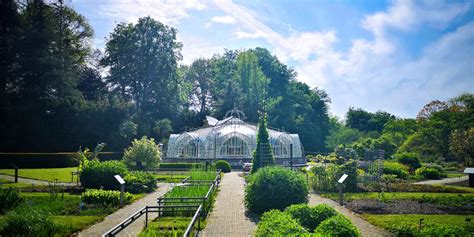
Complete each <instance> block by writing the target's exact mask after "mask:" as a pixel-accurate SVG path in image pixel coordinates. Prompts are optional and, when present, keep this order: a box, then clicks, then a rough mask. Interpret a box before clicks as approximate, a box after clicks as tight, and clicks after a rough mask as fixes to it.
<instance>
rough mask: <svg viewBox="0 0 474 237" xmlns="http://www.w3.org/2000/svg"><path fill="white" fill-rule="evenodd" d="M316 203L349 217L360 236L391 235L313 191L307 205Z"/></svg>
mask: <svg viewBox="0 0 474 237" xmlns="http://www.w3.org/2000/svg"><path fill="white" fill-rule="evenodd" d="M318 204H327V205H329V206H331V207H333V208H334V209H336V210H337V211H338V212H339V213H341V214H343V215H344V216H346V217H348V218H349V219H351V221H352V223H353V224H354V225H355V226H357V228H358V229H359V230H360V232H361V233H362V236H391V235H390V233H388V232H386V231H385V230H382V229H380V228H378V227H376V226H374V225H372V224H370V223H369V222H367V221H366V220H364V219H362V218H361V217H360V216H359V215H357V214H356V213H354V212H352V211H350V210H349V209H347V208H345V207H341V206H340V205H339V204H338V203H336V202H334V201H333V200H331V199H327V198H323V197H321V196H319V195H317V194H314V193H312V194H310V198H309V205H311V206H314V205H318Z"/></svg>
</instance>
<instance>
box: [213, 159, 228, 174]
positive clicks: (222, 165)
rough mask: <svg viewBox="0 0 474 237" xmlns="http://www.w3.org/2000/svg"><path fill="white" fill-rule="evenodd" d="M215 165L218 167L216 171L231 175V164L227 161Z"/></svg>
mask: <svg viewBox="0 0 474 237" xmlns="http://www.w3.org/2000/svg"><path fill="white" fill-rule="evenodd" d="M214 165H215V166H216V169H220V170H221V171H222V172H224V173H229V172H230V171H231V170H232V167H231V166H230V164H229V162H227V161H225V160H218V161H216V163H215V164H214Z"/></svg>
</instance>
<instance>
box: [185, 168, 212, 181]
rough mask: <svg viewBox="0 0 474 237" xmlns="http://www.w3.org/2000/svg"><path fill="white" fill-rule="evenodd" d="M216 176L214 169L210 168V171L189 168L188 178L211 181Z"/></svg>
mask: <svg viewBox="0 0 474 237" xmlns="http://www.w3.org/2000/svg"><path fill="white" fill-rule="evenodd" d="M216 176H217V174H216V171H215V170H210V171H201V170H191V175H190V179H191V180H208V181H213V180H214V179H215V178H216Z"/></svg>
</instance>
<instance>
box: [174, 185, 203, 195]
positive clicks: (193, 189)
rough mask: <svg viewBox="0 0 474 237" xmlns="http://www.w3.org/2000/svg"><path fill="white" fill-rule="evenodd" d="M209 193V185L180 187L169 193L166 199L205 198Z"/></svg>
mask: <svg viewBox="0 0 474 237" xmlns="http://www.w3.org/2000/svg"><path fill="white" fill-rule="evenodd" d="M208 191H209V186H208V185H193V186H178V187H175V188H173V189H172V190H171V191H170V192H168V193H167V194H166V195H165V197H204V196H206V194H207V192H208Z"/></svg>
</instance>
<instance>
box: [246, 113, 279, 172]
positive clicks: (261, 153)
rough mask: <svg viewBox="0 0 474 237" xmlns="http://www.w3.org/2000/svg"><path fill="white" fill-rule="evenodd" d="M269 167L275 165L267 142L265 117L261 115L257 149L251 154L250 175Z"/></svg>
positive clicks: (263, 114)
mask: <svg viewBox="0 0 474 237" xmlns="http://www.w3.org/2000/svg"><path fill="white" fill-rule="evenodd" d="M270 165H275V159H274V158H273V151H272V147H271V146H270V141H269V135H268V130H267V115H266V113H262V115H261V116H260V120H259V122H258V133H257V149H256V150H255V151H254V153H253V160H252V172H251V173H255V172H256V171H257V170H258V169H260V168H262V167H265V166H270Z"/></svg>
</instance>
